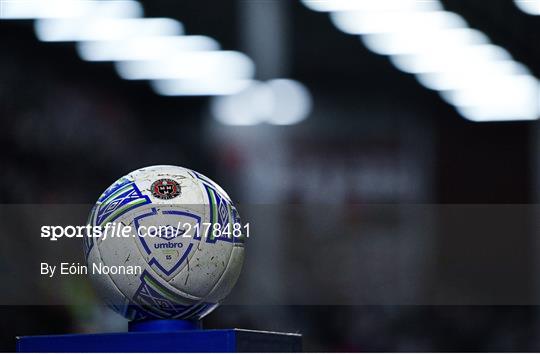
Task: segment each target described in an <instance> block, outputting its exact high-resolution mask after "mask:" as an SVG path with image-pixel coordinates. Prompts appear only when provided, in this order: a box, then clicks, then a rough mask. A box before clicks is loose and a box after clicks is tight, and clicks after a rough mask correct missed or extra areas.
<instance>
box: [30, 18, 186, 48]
mask: <svg viewBox="0 0 540 354" xmlns="http://www.w3.org/2000/svg"><path fill="white" fill-rule="evenodd" d="M35 30H36V35H37V37H38V38H39V39H40V40H41V41H43V42H80V41H110V40H124V39H132V38H136V37H141V36H177V35H181V34H183V32H184V28H183V26H182V24H181V23H180V22H178V21H176V20H173V19H170V18H120V19H118V18H101V17H100V18H92V17H89V18H84V19H79V18H69V19H44V20H38V21H37V22H36V24H35Z"/></svg>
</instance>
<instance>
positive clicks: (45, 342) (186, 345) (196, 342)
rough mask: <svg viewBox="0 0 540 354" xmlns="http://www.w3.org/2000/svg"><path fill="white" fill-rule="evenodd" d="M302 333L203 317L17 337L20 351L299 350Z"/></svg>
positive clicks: (18, 350)
mask: <svg viewBox="0 0 540 354" xmlns="http://www.w3.org/2000/svg"><path fill="white" fill-rule="evenodd" d="M300 351H302V336H301V335H300V334H293V333H277V332H264V331H252V330H245V329H202V327H201V322H200V321H186V320H148V321H137V322H131V323H130V324H129V332H125V333H99V334H66V335H51V336H24V337H17V352H20V353H28V352H34V353H46V352H47V353H67V352H79V353H105V352H120V353H152V352H153V353H172V352H176V353H182V352H192V353H193V352H202V353H204V352H214V353H216V352H219V353H235V352H300Z"/></svg>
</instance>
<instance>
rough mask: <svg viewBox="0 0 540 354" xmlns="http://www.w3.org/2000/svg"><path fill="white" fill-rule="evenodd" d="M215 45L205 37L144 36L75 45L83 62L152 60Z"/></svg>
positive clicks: (215, 46) (216, 43)
mask: <svg viewBox="0 0 540 354" xmlns="http://www.w3.org/2000/svg"><path fill="white" fill-rule="evenodd" d="M219 49H220V46H219V43H218V42H216V41H215V40H214V39H212V38H210V37H206V36H145V37H136V38H131V39H126V40H123V41H118V40H108V41H91V42H80V43H79V44H78V45H77V51H78V53H79V56H80V57H81V58H82V59H84V60H87V61H129V60H156V59H164V58H167V57H172V56H175V55H178V54H179V53H182V52H194V51H217V50H219Z"/></svg>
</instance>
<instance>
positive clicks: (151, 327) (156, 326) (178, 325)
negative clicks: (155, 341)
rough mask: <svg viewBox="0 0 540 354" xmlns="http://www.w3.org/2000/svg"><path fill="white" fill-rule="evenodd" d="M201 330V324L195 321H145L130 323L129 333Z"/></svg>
mask: <svg viewBox="0 0 540 354" xmlns="http://www.w3.org/2000/svg"><path fill="white" fill-rule="evenodd" d="M195 329H202V322H201V321H197V320H145V321H130V322H129V324H128V331H129V332H175V331H191V330H195Z"/></svg>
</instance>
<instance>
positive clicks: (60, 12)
mask: <svg viewBox="0 0 540 354" xmlns="http://www.w3.org/2000/svg"><path fill="white" fill-rule="evenodd" d="M141 16H143V9H142V6H141V4H140V3H139V2H137V1H133V0H108V1H99V0H2V1H0V19H4V20H24V19H28V20H34V19H45V18H48V19H52V18H86V17H116V18H122V17H123V18H134V17H141Z"/></svg>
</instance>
